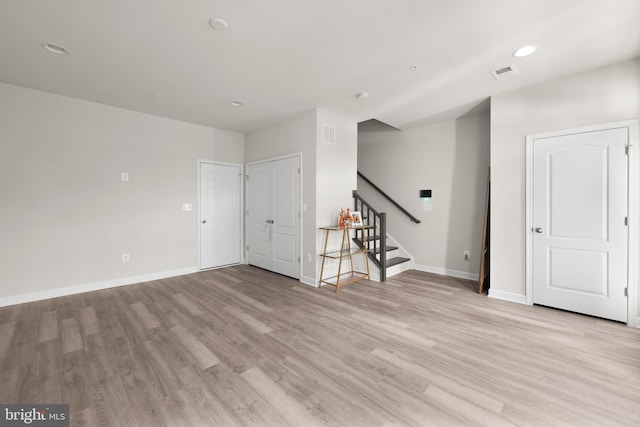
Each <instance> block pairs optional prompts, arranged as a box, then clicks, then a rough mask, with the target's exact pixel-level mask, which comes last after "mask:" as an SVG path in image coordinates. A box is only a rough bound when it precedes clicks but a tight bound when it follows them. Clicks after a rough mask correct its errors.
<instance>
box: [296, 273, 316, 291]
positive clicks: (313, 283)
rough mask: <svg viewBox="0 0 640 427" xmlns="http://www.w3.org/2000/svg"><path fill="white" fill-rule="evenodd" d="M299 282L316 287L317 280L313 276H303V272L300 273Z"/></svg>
mask: <svg viewBox="0 0 640 427" xmlns="http://www.w3.org/2000/svg"><path fill="white" fill-rule="evenodd" d="M300 283H302V284H303V285H307V286H313V287H314V288H317V287H318V281H317V280H316V279H315V278H314V277H309V276H305V275H303V274H301V275H300Z"/></svg>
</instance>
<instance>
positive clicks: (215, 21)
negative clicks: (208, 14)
mask: <svg viewBox="0 0 640 427" xmlns="http://www.w3.org/2000/svg"><path fill="white" fill-rule="evenodd" d="M209 26H211V28H213V29H214V30H216V31H224V30H226V29H227V28H229V24H227V21H225V20H224V19H222V18H211V19H209Z"/></svg>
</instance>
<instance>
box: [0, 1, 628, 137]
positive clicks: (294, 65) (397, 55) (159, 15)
mask: <svg viewBox="0 0 640 427" xmlns="http://www.w3.org/2000/svg"><path fill="white" fill-rule="evenodd" d="M212 17H220V18H223V19H225V20H226V21H227V22H228V24H229V28H228V30H227V31H224V32H217V31H214V30H213V29H212V28H211V27H210V26H209V25H208V21H209V19H210V18H212ZM639 22H640V1H639V0H439V1H436V0H393V1H392V0H315V1H312V0H270V1H269V0H207V1H205V0H182V1H180V0H174V1H169V0H92V1H87V0H56V1H42V0H2V2H0V81H2V82H6V83H11V84H15V85H20V86H26V87H30V88H34V89H40V90H44V91H48V92H53V93H58V94H62V95H68V96H72V97H76V98H82V99H87V100H91V101H95V102H100V103H104V104H109V105H114V106H118V107H122V108H127V109H131V110H136V111H141V112H146V113H150V114H156V115H160V116H165V117H171V118H175V119H179V120H184V121H187V122H193V123H199V124H203V125H207V126H213V127H217V128H222V129H228V130H234V131H238V132H249V131H251V130H255V129H258V128H261V127H264V126H267V125H269V124H271V123H274V122H277V121H280V120H282V119H284V118H286V117H288V116H291V115H294V114H296V113H298V112H300V111H303V110H307V109H310V108H315V107H319V108H325V109H328V110H331V111H334V112H336V113H340V114H344V115H345V116H347V117H349V118H352V119H354V120H357V121H364V120H368V119H371V118H375V119H378V120H380V121H382V122H385V123H388V124H390V125H392V126H395V127H398V128H408V127H411V126H415V125H418V124H423V123H427V122H429V121H436V120H443V119H448V118H454V117H457V116H460V115H462V114H464V113H465V112H467V111H468V110H470V109H472V108H474V107H475V106H476V105H477V104H478V103H480V102H481V101H483V100H484V99H486V98H487V97H489V96H491V95H494V94H497V93H499V92H504V91H508V90H512V89H515V88H519V87H523V86H528V85H531V84H535V83H539V82H542V81H546V80H550V79H554V78H558V77H561V76H565V75H570V74H574V73H577V72H580V71H584V70H589V69H594V68H597V67H600V66H604V65H607V64H610V63H614V62H620V61H623V60H627V59H631V58H634V57H638V56H640V23H639ZM42 43H54V44H58V45H61V46H64V47H65V48H67V49H68V50H69V52H70V54H69V55H67V56H58V55H53V54H50V53H47V52H46V51H45V50H44V49H42V48H41V44H42ZM526 44H533V45H535V46H537V47H538V51H537V52H536V53H535V54H533V55H532V56H530V57H527V58H520V59H518V58H514V57H513V56H512V53H513V52H514V51H515V50H516V49H517V48H518V47H520V46H522V45H526ZM413 64H420V68H419V69H418V70H415V71H412V70H411V69H410V66H411V65H413ZM511 64H514V65H515V66H516V67H517V69H518V70H519V71H520V75H519V76H517V77H513V78H510V79H508V80H503V81H495V80H494V79H493V77H492V76H491V74H490V71H491V70H494V69H498V68H501V67H504V66H507V65H511ZM362 91H367V92H369V93H370V97H369V98H368V99H366V100H357V99H356V97H355V95H356V94H357V93H358V92H362ZM154 94H155V95H154ZM158 94H159V96H158ZM230 100H238V101H241V102H243V103H244V106H243V107H231V106H230V105H229V101H230Z"/></svg>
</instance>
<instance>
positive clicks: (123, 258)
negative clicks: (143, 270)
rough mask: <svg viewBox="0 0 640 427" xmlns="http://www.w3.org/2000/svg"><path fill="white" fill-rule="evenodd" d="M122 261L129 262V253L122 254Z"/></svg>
mask: <svg viewBox="0 0 640 427" xmlns="http://www.w3.org/2000/svg"><path fill="white" fill-rule="evenodd" d="M122 262H129V254H122Z"/></svg>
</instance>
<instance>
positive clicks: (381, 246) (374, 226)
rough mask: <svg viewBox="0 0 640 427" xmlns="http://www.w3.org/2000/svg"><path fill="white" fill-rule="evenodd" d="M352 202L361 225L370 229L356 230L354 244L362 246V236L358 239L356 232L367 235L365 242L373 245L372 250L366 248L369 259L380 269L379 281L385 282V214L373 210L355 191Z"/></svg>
mask: <svg viewBox="0 0 640 427" xmlns="http://www.w3.org/2000/svg"><path fill="white" fill-rule="evenodd" d="M353 200H354V211H358V212H360V215H361V216H362V222H363V224H364V225H367V226H370V227H371V228H366V229H364V230H356V236H355V237H356V244H358V245H359V246H361V247H362V246H363V245H364V239H363V237H364V236H363V235H362V234H361V235H360V237H358V232H360V233H367V242H372V243H373V250H371V246H369V248H367V249H368V251H369V259H371V261H372V262H373V263H374V264H375V265H376V266H377V267H378V268H379V269H380V281H381V282H385V281H386V280H387V265H386V264H387V214H386V213H385V212H378V211H377V210H375V209H374V208H373V206H371V205H370V204H369V203H368V202H367V201H366V200H365V199H363V198H362V196H360V194H358V192H357V191H356V190H353ZM371 233H373V235H372V234H371ZM376 233H378V234H376ZM358 239H359V241H358ZM378 254H379V255H380V258H379V259H378V256H377V255H378Z"/></svg>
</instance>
